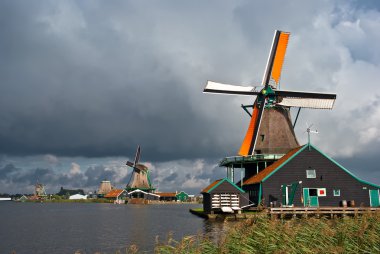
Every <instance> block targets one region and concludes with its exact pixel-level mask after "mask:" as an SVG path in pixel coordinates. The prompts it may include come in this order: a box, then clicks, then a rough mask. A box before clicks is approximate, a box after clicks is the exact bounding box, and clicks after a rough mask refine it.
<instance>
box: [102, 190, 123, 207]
mask: <svg viewBox="0 0 380 254" xmlns="http://www.w3.org/2000/svg"><path fill="white" fill-rule="evenodd" d="M126 195H127V194H126V191H125V190H119V189H113V190H111V191H110V192H108V193H107V194H106V195H104V198H106V199H109V200H113V201H114V203H118V204H121V203H125V197H126Z"/></svg>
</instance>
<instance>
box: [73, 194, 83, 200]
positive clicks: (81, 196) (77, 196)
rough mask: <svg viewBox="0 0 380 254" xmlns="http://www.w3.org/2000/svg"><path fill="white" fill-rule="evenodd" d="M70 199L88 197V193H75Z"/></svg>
mask: <svg viewBox="0 0 380 254" xmlns="http://www.w3.org/2000/svg"><path fill="white" fill-rule="evenodd" d="M69 199H76V200H78V199H87V195H82V194H74V195H71V196H70V197H69Z"/></svg>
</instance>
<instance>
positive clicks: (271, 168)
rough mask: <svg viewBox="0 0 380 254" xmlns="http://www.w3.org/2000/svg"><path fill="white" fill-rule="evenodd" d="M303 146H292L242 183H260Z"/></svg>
mask: <svg viewBox="0 0 380 254" xmlns="http://www.w3.org/2000/svg"><path fill="white" fill-rule="evenodd" d="M301 148H303V146H300V147H297V148H294V149H293V150H290V151H289V152H288V153H287V154H285V155H284V156H282V157H281V158H280V159H279V160H277V161H275V162H274V163H273V164H272V165H270V166H268V167H266V168H265V169H263V170H262V171H260V172H259V173H258V174H257V175H254V176H252V177H251V178H248V179H247V180H245V181H244V182H243V185H249V184H255V183H260V182H261V181H262V180H263V179H264V178H265V177H267V176H268V175H269V174H270V173H272V172H273V171H274V170H276V169H277V168H278V167H280V166H281V165H283V164H285V162H286V161H287V160H288V159H289V158H290V157H292V156H293V155H294V154H295V153H297V152H298V151H299V150H300V149H301Z"/></svg>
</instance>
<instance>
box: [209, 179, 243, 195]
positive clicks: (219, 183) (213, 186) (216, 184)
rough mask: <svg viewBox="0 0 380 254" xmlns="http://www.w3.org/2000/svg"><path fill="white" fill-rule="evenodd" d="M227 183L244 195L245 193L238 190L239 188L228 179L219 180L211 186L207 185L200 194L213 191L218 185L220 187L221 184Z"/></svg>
mask: <svg viewBox="0 0 380 254" xmlns="http://www.w3.org/2000/svg"><path fill="white" fill-rule="evenodd" d="M226 181H227V182H228V183H230V184H232V185H233V186H234V187H235V188H236V189H238V190H239V191H241V192H243V193H245V191H244V190H243V189H241V188H239V186H237V185H236V184H234V183H233V182H231V181H230V180H229V179H228V178H223V179H220V180H217V181H215V182H213V183H212V184H210V185H209V187H210V188H209V187H206V188H205V189H204V190H203V191H202V192H203V193H210V192H211V191H213V190H214V189H215V188H216V187H218V186H219V185H221V184H222V183H223V182H226Z"/></svg>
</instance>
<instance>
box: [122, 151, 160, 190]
mask: <svg viewBox="0 0 380 254" xmlns="http://www.w3.org/2000/svg"><path fill="white" fill-rule="evenodd" d="M140 153H141V149H140V146H138V147H137V151H136V156H135V160H134V162H130V161H127V163H126V165H128V166H129V167H131V168H132V169H133V171H132V174H131V178H130V179H129V182H128V184H127V191H128V192H130V191H133V190H141V191H146V192H152V191H153V190H155V189H154V188H153V186H152V184H151V181H150V176H149V169H148V167H146V166H145V165H143V164H139V160H140Z"/></svg>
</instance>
